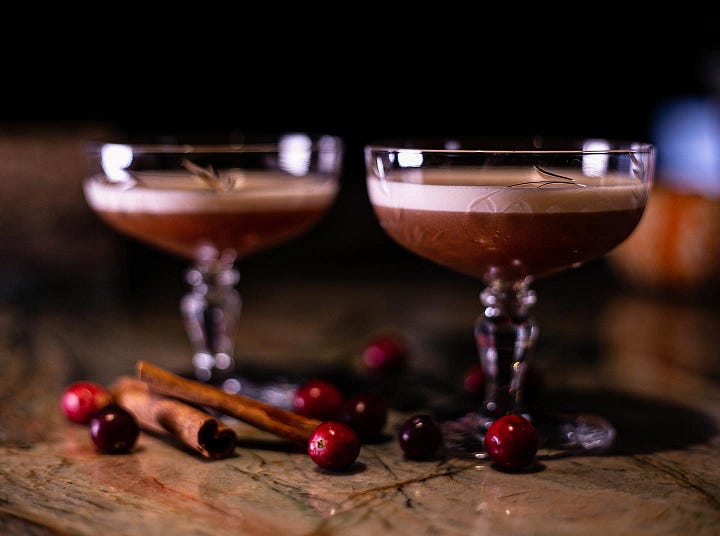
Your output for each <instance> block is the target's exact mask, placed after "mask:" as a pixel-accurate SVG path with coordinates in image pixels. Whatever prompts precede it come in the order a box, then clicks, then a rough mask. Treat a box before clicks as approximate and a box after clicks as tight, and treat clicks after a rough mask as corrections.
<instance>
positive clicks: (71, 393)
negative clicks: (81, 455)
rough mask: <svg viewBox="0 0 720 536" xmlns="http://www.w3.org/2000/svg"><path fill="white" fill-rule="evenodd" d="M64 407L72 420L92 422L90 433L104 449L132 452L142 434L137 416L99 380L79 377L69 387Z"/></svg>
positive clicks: (82, 422) (111, 452)
mask: <svg viewBox="0 0 720 536" xmlns="http://www.w3.org/2000/svg"><path fill="white" fill-rule="evenodd" d="M60 407H61V408H62V411H63V413H64V414H65V416H66V417H67V418H68V419H69V420H70V421H72V422H75V423H78V424H87V425H89V427H90V437H91V439H92V441H93V443H94V444H95V447H96V448H97V449H98V450H99V451H100V452H104V453H108V454H117V453H121V452H128V451H129V450H131V449H132V448H133V447H134V446H135V443H136V442H137V439H138V436H139V435H140V427H139V426H138V423H137V421H136V420H135V417H134V416H133V415H132V414H131V413H130V412H128V411H127V410H125V409H124V408H122V407H120V406H118V405H117V404H115V403H113V399H112V395H111V394H110V392H109V391H108V390H107V389H106V388H105V387H103V386H102V385H100V384H97V383H95V382H90V381H78V382H75V383H73V384H71V385H69V386H68V387H66V388H65V390H64V391H63V393H62V395H61V397H60Z"/></svg>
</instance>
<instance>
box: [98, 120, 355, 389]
mask: <svg viewBox="0 0 720 536" xmlns="http://www.w3.org/2000/svg"><path fill="white" fill-rule="evenodd" d="M88 153H89V156H90V158H91V161H92V164H93V170H94V171H93V173H92V174H91V176H90V177H89V178H88V179H87V180H86V181H85V183H84V192H85V197H86V199H87V202H88V203H89V205H90V206H91V207H92V208H93V210H94V211H95V212H96V213H97V214H98V215H99V216H100V217H101V218H102V219H103V220H104V221H105V222H106V223H107V224H108V225H110V226H111V227H112V228H114V229H115V230H117V231H118V232H121V233H124V234H125V235H127V236H130V237H132V238H134V239H137V240H140V241H142V242H144V243H146V244H149V245H151V246H154V247H157V248H159V249H161V250H163V251H165V252H168V253H171V254H174V255H178V256H181V257H183V258H186V259H188V260H189V261H192V262H193V266H192V268H191V269H190V270H189V271H188V272H187V281H188V283H189V284H190V285H191V287H192V289H191V291H190V292H189V293H188V294H187V295H186V296H185V297H184V298H183V299H182V302H181V311H182V315H183V318H184V322H185V326H186V328H187V333H188V336H189V338H190V341H191V342H192V344H193V358H192V364H193V369H194V373H195V376H196V377H197V378H198V379H201V380H203V381H213V382H216V381H217V382H219V381H220V380H223V379H227V378H228V377H229V376H230V375H232V373H233V369H234V359H233V351H234V342H235V335H236V328H237V324H238V320H239V316H240V305H241V300H240V296H239V294H238V293H237V291H236V290H235V288H234V287H235V285H236V283H237V282H238V280H239V272H238V271H237V270H236V269H235V267H234V266H235V263H236V261H237V260H238V259H242V258H244V257H246V256H248V255H254V254H256V253H259V252H261V251H263V250H266V249H268V248H271V247H274V246H277V245H278V244H281V243H283V242H286V241H287V240H290V239H292V238H293V237H296V236H298V235H300V234H302V233H305V232H306V231H308V230H309V229H311V228H312V227H313V226H314V225H315V224H317V223H318V222H319V221H320V220H321V218H322V217H323V216H324V215H325V213H326V212H327V211H328V209H329V208H330V206H331V205H332V203H333V202H334V200H335V197H336V195H337V193H338V188H339V175H340V171H341V165H342V156H343V145H342V142H341V140H340V139H339V138H337V137H333V136H319V137H311V136H309V135H306V134H301V133H293V134H286V135H283V136H280V137H278V138H277V139H275V140H273V141H272V142H270V143H243V144H222V145H181V144H122V143H103V144H93V145H92V146H91V147H90V148H89V151H88Z"/></svg>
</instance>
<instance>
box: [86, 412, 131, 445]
mask: <svg viewBox="0 0 720 536" xmlns="http://www.w3.org/2000/svg"><path fill="white" fill-rule="evenodd" d="M138 435H140V428H139V426H138V423H137V421H136V420H135V417H134V416H133V415H132V413H130V412H129V411H127V410H126V409H124V408H122V407H120V406H118V405H117V404H110V405H108V406H105V407H104V408H103V409H101V410H100V411H99V412H98V413H96V414H95V415H94V416H93V418H92V419H90V437H91V438H92V440H93V443H95V446H96V447H97V449H98V450H99V451H100V452H106V453H109V454H116V453H120V452H127V451H129V450H130V449H132V448H133V447H134V446H135V442H136V441H137V438H138Z"/></svg>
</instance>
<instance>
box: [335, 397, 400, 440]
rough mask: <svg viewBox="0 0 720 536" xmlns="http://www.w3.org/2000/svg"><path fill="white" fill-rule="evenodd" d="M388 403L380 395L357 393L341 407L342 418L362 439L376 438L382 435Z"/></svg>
mask: <svg viewBox="0 0 720 536" xmlns="http://www.w3.org/2000/svg"><path fill="white" fill-rule="evenodd" d="M387 413H388V409H387V405H386V404H385V401H384V400H383V399H382V398H381V397H379V396H378V395H375V394H372V393H361V394H357V395H355V396H353V397H351V398H349V399H348V400H346V401H345V402H344V403H343V405H342V407H341V408H340V414H339V415H340V420H341V421H342V422H344V423H345V424H349V425H350V426H351V427H352V428H353V429H354V430H355V431H356V432H357V434H358V436H360V439H362V440H367V439H374V438H376V437H378V436H379V435H380V432H382V430H383V427H384V426H385V422H386V421H387Z"/></svg>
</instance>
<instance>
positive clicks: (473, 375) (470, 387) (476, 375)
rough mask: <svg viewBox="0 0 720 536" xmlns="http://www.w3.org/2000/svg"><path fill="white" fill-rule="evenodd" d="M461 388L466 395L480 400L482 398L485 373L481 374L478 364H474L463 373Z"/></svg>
mask: <svg viewBox="0 0 720 536" xmlns="http://www.w3.org/2000/svg"><path fill="white" fill-rule="evenodd" d="M463 386H464V387H465V392H466V393H468V394H470V395H473V396H477V397H480V398H482V397H483V395H484V394H485V372H483V368H482V365H481V364H480V363H476V364H475V365H473V366H471V367H470V368H469V369H468V370H467V371H466V372H465V378H464V383H463Z"/></svg>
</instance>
